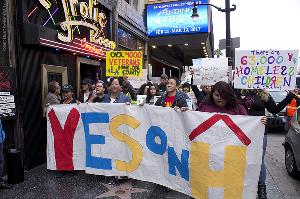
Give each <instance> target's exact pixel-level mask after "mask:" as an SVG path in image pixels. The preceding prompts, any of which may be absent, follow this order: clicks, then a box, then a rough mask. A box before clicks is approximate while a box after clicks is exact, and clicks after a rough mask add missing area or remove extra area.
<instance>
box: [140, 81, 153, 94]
mask: <svg viewBox="0 0 300 199" xmlns="http://www.w3.org/2000/svg"><path fill="white" fill-rule="evenodd" d="M150 85H151V82H147V83H144V84H142V85H141V87H140V88H139V89H138V92H137V94H138V95H144V90H145V88H146V86H149V87H150ZM148 90H149V89H148Z"/></svg>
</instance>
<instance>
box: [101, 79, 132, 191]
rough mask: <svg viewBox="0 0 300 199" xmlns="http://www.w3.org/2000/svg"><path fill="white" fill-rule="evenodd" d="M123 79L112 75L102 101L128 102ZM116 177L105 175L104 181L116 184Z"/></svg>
mask: <svg viewBox="0 0 300 199" xmlns="http://www.w3.org/2000/svg"><path fill="white" fill-rule="evenodd" d="M122 84H123V81H122V79H121V78H116V77H113V78H111V79H110V81H109V90H110V92H109V93H108V94H105V95H104V97H103V101H102V102H103V103H125V104H130V102H131V100H130V99H129V97H128V96H126V95H125V94H123V93H122V92H121V91H122ZM117 180H118V177H115V176H109V177H106V181H107V183H108V184H109V185H114V184H116V182H117Z"/></svg>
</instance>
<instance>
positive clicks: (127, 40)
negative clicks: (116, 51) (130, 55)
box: [118, 28, 145, 51]
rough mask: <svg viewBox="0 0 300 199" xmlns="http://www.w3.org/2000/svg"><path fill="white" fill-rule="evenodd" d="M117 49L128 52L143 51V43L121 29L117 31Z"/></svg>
mask: <svg viewBox="0 0 300 199" xmlns="http://www.w3.org/2000/svg"><path fill="white" fill-rule="evenodd" d="M118 42H119V48H122V49H124V48H125V49H128V50H141V51H143V50H144V46H145V43H144V42H143V41H142V40H139V39H138V38H136V37H135V36H133V35H132V34H130V33H128V32H126V31H125V30H123V29H122V28H119V29H118Z"/></svg>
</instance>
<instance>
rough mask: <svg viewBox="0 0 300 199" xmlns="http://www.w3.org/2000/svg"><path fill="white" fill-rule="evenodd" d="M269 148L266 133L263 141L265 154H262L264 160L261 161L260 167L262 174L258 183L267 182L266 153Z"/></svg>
mask: <svg viewBox="0 0 300 199" xmlns="http://www.w3.org/2000/svg"><path fill="white" fill-rule="evenodd" d="M266 150H267V135H264V141H263V156H262V162H261V169H260V175H259V180H258V184H263V185H265V184H266V178H267V170H266V165H265V154H266Z"/></svg>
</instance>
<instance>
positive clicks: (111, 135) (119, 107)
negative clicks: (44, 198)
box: [47, 104, 264, 199]
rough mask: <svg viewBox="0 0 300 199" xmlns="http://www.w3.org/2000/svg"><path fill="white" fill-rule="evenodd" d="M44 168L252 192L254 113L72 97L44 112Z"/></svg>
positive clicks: (196, 189) (197, 189)
mask: <svg viewBox="0 0 300 199" xmlns="http://www.w3.org/2000/svg"><path fill="white" fill-rule="evenodd" d="M47 131H48V133H47V139H48V140H47V168H48V169H50V170H84V171H85V172H86V173H88V174H95V175H106V176H128V177H129V178H134V179H138V180H143V181H149V182H154V183H157V184H161V185H164V186H166V187H169V188H171V189H174V190H176V191H179V192H182V193H185V194H187V195H190V196H192V197H195V198H204V199H206V198H225V199H232V198H235V199H237V198H255V197H256V191H257V182H258V178H259V173H260V167H261V158H262V140H263V136H264V126H263V124H261V122H260V117H250V116H231V115H226V114H220V113H201V112H196V111H187V112H185V113H182V112H177V111H174V110H173V109H171V108H163V107H156V106H148V105H145V106H143V107H140V106H134V105H125V104H80V105H77V104H74V105H58V106H51V107H50V108H49V109H48V113H47Z"/></svg>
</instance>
